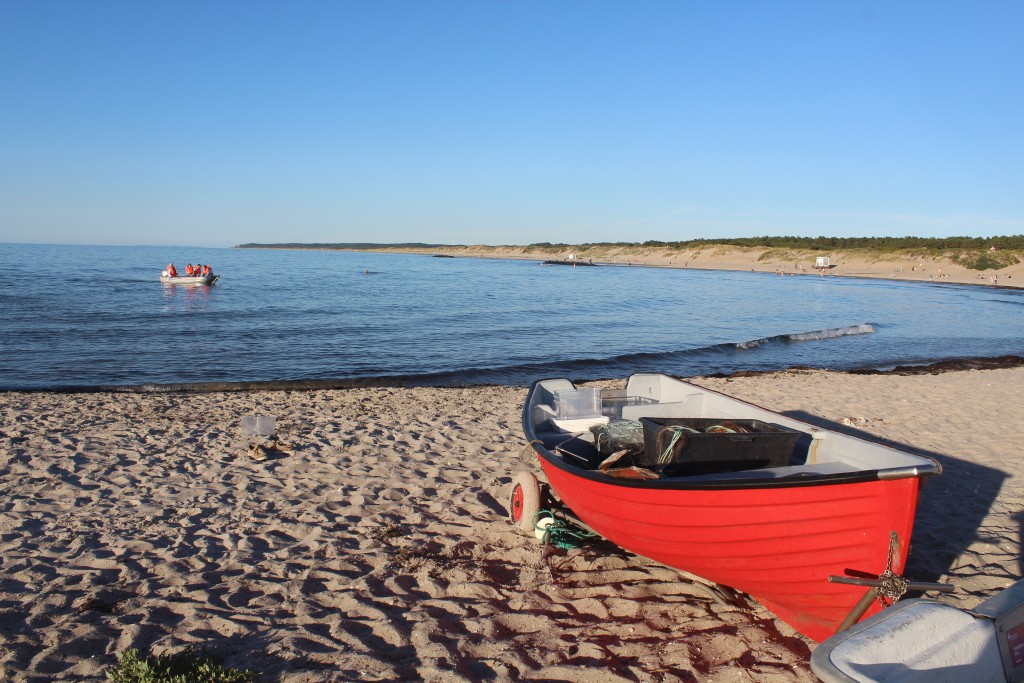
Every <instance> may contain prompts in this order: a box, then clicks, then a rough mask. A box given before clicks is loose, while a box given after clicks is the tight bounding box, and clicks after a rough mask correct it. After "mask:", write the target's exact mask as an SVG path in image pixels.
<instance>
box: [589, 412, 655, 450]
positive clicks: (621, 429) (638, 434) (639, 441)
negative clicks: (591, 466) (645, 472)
mask: <svg viewBox="0 0 1024 683" xmlns="http://www.w3.org/2000/svg"><path fill="white" fill-rule="evenodd" d="M590 431H591V432H592V433H593V435H594V447H595V448H597V451H598V453H601V454H602V455H611V454H612V453H616V452H618V451H630V452H635V453H640V452H642V451H643V450H644V426H643V424H641V423H640V421H639V420H612V421H611V422H608V423H607V424H600V425H594V426H593V427H591V428H590Z"/></svg>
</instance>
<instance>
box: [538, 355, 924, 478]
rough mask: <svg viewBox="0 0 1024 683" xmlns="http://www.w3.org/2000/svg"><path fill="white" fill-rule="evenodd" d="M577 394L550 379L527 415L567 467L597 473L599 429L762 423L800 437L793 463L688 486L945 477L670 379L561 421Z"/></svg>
mask: <svg viewBox="0 0 1024 683" xmlns="http://www.w3.org/2000/svg"><path fill="white" fill-rule="evenodd" d="M574 390H576V387H575V386H574V385H573V384H572V382H570V381H569V380H567V379H548V380H542V381H540V382H538V383H537V384H535V385H534V388H533V390H532V392H531V396H530V399H529V402H528V410H527V411H526V413H525V414H524V422H525V423H526V424H524V427H525V428H527V429H528V432H527V433H528V434H531V435H532V436H531V438H533V439H537V440H539V441H540V442H541V443H542V444H543V445H544V446H545V447H546V448H547V449H548V450H549V451H551V452H553V453H557V454H559V455H561V456H562V459H563V461H564V462H566V463H567V464H572V465H575V466H577V467H579V468H580V469H583V470H587V469H594V468H596V467H597V465H598V464H599V462H600V460H601V458H602V457H603V456H601V454H600V453H598V451H597V450H596V449H595V447H594V438H593V435H592V434H591V432H590V429H589V427H590V425H591V424H593V423H595V422H601V421H609V420H638V419H640V418H642V417H648V418H650V417H653V418H715V419H733V420H760V421H762V422H765V423H769V424H772V425H778V426H781V427H785V428H789V429H793V430H796V431H798V432H800V436H799V438H798V439H797V441H796V445H795V447H794V449H793V454H792V457H791V459H790V462H789V464H788V465H785V466H781V467H766V468H761V469H754V470H742V471H735V472H722V473H716V474H701V475H697V476H689V477H685V478H686V479H687V480H688V481H695V482H696V481H699V480H701V479H714V480H715V481H722V480H739V479H743V480H749V479H787V480H790V479H794V478H804V477H811V478H814V479H818V478H821V477H825V478H828V477H834V476H842V475H849V474H851V473H868V472H870V473H873V476H874V477H877V478H879V479H899V478H905V477H921V476H928V475H934V474H939V473H940V472H941V468H940V466H939V465H938V463H937V462H935V461H934V460H932V459H931V458H927V457H923V456H918V455H914V454H911V453H906V452H903V451H900V450H897V449H895V448H890V447H888V446H884V445H881V444H877V443H873V442H869V441H865V440H863V439H860V438H857V437H854V436H849V435H847V434H842V433H840V432H838V431H833V430H830V429H825V428H823V427H818V426H814V425H811V424H809V423H807V422H803V421H801V420H798V419H795V418H791V417H787V416H785V415H781V414H779V413H775V412H773V411H770V410H768V409H766V408H761V407H759V406H756V405H754V404H751V403H747V402H745V401H741V400H739V399H735V398H732V397H729V396H726V395H724V394H720V393H718V392H715V391H711V390H709V389H704V388H702V387H699V386H697V385H694V384H689V383H687V382H683V381H681V380H677V379H674V378H671V377H668V376H666V375H662V374H656V373H640V374H635V375H632V376H631V377H630V378H629V380H628V382H627V384H626V387H625V389H624V390H623V389H613V390H608V389H603V390H599V391H600V402H599V407H598V408H597V409H596V412H595V409H594V408H593V407H592V406H590V407H589V408H590V409H589V411H586V413H585V414H579V411H577V414H574V415H571V418H573V419H559V415H560V409H559V406H558V401H557V400H556V399H557V398H558V397H560V396H563V395H565V394H564V393H562V392H572V391H574ZM561 412H562V413H564V412H565V411H564V410H562V411H561ZM563 417H564V415H563ZM567 430H568V431H567Z"/></svg>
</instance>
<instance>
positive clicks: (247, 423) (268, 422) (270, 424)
mask: <svg viewBox="0 0 1024 683" xmlns="http://www.w3.org/2000/svg"><path fill="white" fill-rule="evenodd" d="M276 427H277V420H276V419H275V418H274V417H272V416H270V415H248V416H246V417H243V418H242V431H243V432H245V433H246V434H251V435H253V436H273V435H274V430H275V428H276Z"/></svg>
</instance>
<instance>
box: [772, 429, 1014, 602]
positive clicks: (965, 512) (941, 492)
mask: <svg viewBox="0 0 1024 683" xmlns="http://www.w3.org/2000/svg"><path fill="white" fill-rule="evenodd" d="M783 414H784V415H787V416H789V417H793V418H796V419H798V420H803V421H804V422H807V423H809V424H812V425H816V426H818V427H823V428H825V429H831V430H833V431H836V432H841V433H843V434H847V435H849V436H855V437H857V438H859V439H864V440H865V441H872V442H874V443H879V444H882V445H884V446H889V447H891V448H896V449H898V450H901V451H904V452H907V453H912V454H914V455H921V456H924V457H927V458H932V459H933V460H936V461H937V462H938V463H939V464H940V465H941V466H942V474H941V475H940V476H938V477H933V478H929V479H925V480H924V481H923V486H922V487H921V494H920V497H919V500H918V504H917V517H916V519H915V521H914V532H913V537H912V538H911V546H910V554H909V555H908V556H907V567H906V572H905V574H906V576H907V578H909V579H912V580H915V581H931V582H934V581H939V580H940V579H941V577H942V576H943V575H944V574H947V573H948V572H949V570H950V569H952V568H953V564H954V562H955V561H956V558H957V557H959V556H960V555H961V554H962V553H964V552H965V551H966V550H967V549H968V548H969V547H970V546H971V544H972V543H974V542H975V541H976V540H978V539H979V538H980V533H979V530H980V529H981V527H982V524H983V522H984V520H985V517H986V516H987V515H988V513H989V511H990V510H991V509H992V506H993V504H994V503H995V502H996V499H997V498H998V496H999V492H1000V490H1001V489H1002V486H1003V482H1004V481H1005V480H1006V479H1007V478H1008V477H1009V475H1008V474H1007V473H1006V472H1003V471H1002V470H998V469H995V468H992V467H986V466H984V465H979V464H977V463H972V462H966V461H964V460H960V459H958V458H955V457H953V456H951V455H947V454H945V453H936V452H934V451H928V450H925V449H922V448H915V447H914V446H908V445H907V444H903V443H899V442H896V441H891V440H888V439H883V438H880V437H878V436H877V435H875V434H869V433H867V432H864V431H861V430H859V429H856V428H853V427H848V426H846V425H843V424H839V423H836V422H832V421H831V420H826V419H824V418H821V417H819V416H817V415H813V414H811V413H807V412H804V411H787V412H785V413H783ZM1018 521H1019V522H1024V515H1022V516H1020V517H1019V518H1018ZM1022 533H1024V528H1022ZM1022 537H1024V536H1022ZM1018 563H1019V564H1020V565H1021V568H1022V570H1024V558H1020V559H1019V560H1018Z"/></svg>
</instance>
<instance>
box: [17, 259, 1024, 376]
mask: <svg viewBox="0 0 1024 683" xmlns="http://www.w3.org/2000/svg"><path fill="white" fill-rule="evenodd" d="M169 261H174V263H175V265H176V266H177V268H178V270H179V272H182V271H183V270H184V266H185V263H186V262H189V261H191V262H193V263H195V262H202V263H207V262H208V263H211V264H212V265H213V268H214V272H217V273H220V274H221V279H220V281H219V282H218V283H217V284H216V285H214V286H212V287H183V286H165V285H162V284H161V283H160V281H159V274H160V271H161V270H162V269H163V268H164V267H165V266H166V265H167V263H168V262H169ZM364 270H369V271H370V273H369V274H364V272H363V271H364ZM1022 306H1024V291H1015V290H1004V289H994V288H987V287H971V286H956V285H937V284H931V283H904V282H895V281H889V280H859V279H852V278H835V277H832V278H819V277H816V276H807V277H785V278H782V277H776V276H774V275H769V274H756V273H743V272H711V271H694V270H669V269H651V268H637V267H633V268H629V267H600V268H575V269H574V268H566V267H545V266H542V265H539V264H538V263H536V262H527V261H504V260H485V259H479V260H478V259H449V258H432V257H429V256H412V255H401V254H372V253H347V252H320V251H279V250H247V249H199V248H191V247H189V248H182V247H87V246H53V245H23V244H0V320H2V323H0V388H5V389H13V388H29V389H40V388H63V387H95V386H108V385H145V384H160V385H168V384H169V385H182V384H201V383H217V382H268V381H297V380H332V381H333V380H341V381H346V380H353V381H363V380H366V381H374V382H376V383H385V384H409V385H414V384H419V385H461V384H479V383H497V384H519V385H525V384H528V383H530V382H531V381H533V380H534V379H538V378H541V377H551V376H560V377H569V378H572V379H597V378H609V377H624V376H626V375H628V374H630V373H632V372H638V371H660V372H666V373H669V374H674V375H680V376H692V375H699V374H709V373H720V372H724V373H731V372H735V371H740V370H773V369H781V368H786V367H791V366H807V367H818V368H833V369H853V368H887V367H892V366H894V365H906V364H925V363H929V362H932V361H937V360H946V359H955V358H975V357H989V356H1000V355H1007V354H1015V355H1024V308H1022Z"/></svg>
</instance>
